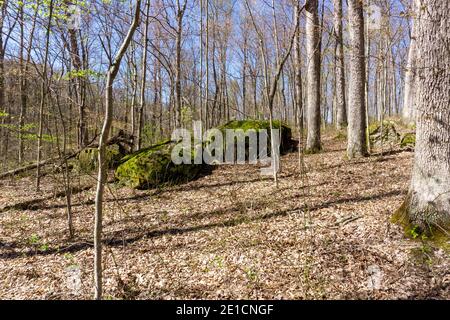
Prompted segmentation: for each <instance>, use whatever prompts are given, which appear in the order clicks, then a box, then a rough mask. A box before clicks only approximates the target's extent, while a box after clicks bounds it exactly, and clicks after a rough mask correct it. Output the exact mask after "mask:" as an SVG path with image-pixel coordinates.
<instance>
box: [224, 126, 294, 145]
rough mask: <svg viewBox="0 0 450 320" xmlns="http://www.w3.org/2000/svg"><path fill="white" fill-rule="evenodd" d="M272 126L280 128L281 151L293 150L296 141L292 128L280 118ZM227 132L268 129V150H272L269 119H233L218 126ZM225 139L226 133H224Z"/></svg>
mask: <svg viewBox="0 0 450 320" xmlns="http://www.w3.org/2000/svg"><path fill="white" fill-rule="evenodd" d="M272 126H273V128H274V129H278V130H280V133H281V139H280V152H281V153H287V152H290V151H292V150H293V149H294V148H295V146H296V141H295V140H293V139H292V129H291V128H290V127H289V126H287V125H286V124H284V123H282V122H281V121H280V120H273V121H272ZM218 129H219V130H221V131H222V132H223V133H224V134H225V130H227V129H232V130H238V129H240V130H243V131H244V132H246V131H248V130H255V131H256V132H259V131H261V130H266V132H267V134H268V135H269V136H268V139H267V143H268V149H267V150H268V152H270V149H271V148H270V121H269V120H254V119H249V120H232V121H230V122H228V123H226V124H224V125H222V126H220V127H218ZM224 139H225V135H224Z"/></svg>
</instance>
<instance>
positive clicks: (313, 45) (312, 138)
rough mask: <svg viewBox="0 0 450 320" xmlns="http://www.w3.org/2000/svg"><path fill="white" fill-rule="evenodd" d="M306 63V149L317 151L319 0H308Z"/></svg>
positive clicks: (311, 151)
mask: <svg viewBox="0 0 450 320" xmlns="http://www.w3.org/2000/svg"><path fill="white" fill-rule="evenodd" d="M305 9H306V51H307V53H306V64H307V75H306V77H307V87H306V99H307V110H308V111H307V116H308V121H307V123H308V135H307V140H306V150H307V152H308V153H316V152H318V151H320V150H321V148H322V146H321V142H320V120H321V116H320V89H321V87H320V61H321V57H320V25H319V15H318V0H306V4H305Z"/></svg>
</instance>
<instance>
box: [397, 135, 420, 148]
mask: <svg viewBox="0 0 450 320" xmlns="http://www.w3.org/2000/svg"><path fill="white" fill-rule="evenodd" d="M415 145H416V134H415V133H411V132H408V133H405V134H404V135H403V136H402V139H401V141H400V146H401V147H402V148H405V149H411V150H414V147H415Z"/></svg>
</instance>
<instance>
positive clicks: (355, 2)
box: [347, 0, 367, 159]
mask: <svg viewBox="0 0 450 320" xmlns="http://www.w3.org/2000/svg"><path fill="white" fill-rule="evenodd" d="M348 17H349V31H350V45H349V51H350V59H349V65H350V80H349V108H348V110H349V112H348V120H349V121H348V145H347V155H348V158H349V159H352V158H356V157H362V156H366V155H367V140H366V107H365V81H366V80H365V78H366V71H365V59H364V16H363V8H362V3H361V1H360V0H349V1H348Z"/></svg>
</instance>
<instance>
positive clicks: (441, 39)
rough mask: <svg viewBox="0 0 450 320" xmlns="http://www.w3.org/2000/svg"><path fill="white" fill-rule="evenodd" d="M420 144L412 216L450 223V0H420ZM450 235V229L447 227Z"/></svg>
mask: <svg viewBox="0 0 450 320" xmlns="http://www.w3.org/2000/svg"><path fill="white" fill-rule="evenodd" d="M416 4H418V6H417V8H418V9H417V11H418V12H417V13H418V15H419V17H418V19H417V20H416V21H417V22H418V23H417V24H416V35H417V40H416V41H417V46H416V50H417V74H418V78H419V79H420V81H418V83H417V86H416V88H417V94H416V95H415V103H414V105H415V106H416V108H417V109H416V112H417V118H416V119H417V129H416V135H417V137H416V148H415V157H414V168H413V172H412V178H411V185H410V190H409V194H408V198H407V201H406V209H407V217H408V218H409V220H410V222H412V223H413V224H414V225H418V226H420V227H422V228H423V230H424V231H430V230H432V229H433V227H436V228H438V229H439V230H442V229H445V230H446V231H449V227H450V108H449V105H450V54H449V51H448V49H449V48H450V37H449V36H448V32H449V30H450V18H449V15H448V13H449V12H450V2H448V1H432V0H427V1H423V0H422V1H419V0H416ZM447 235H448V233H447Z"/></svg>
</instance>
